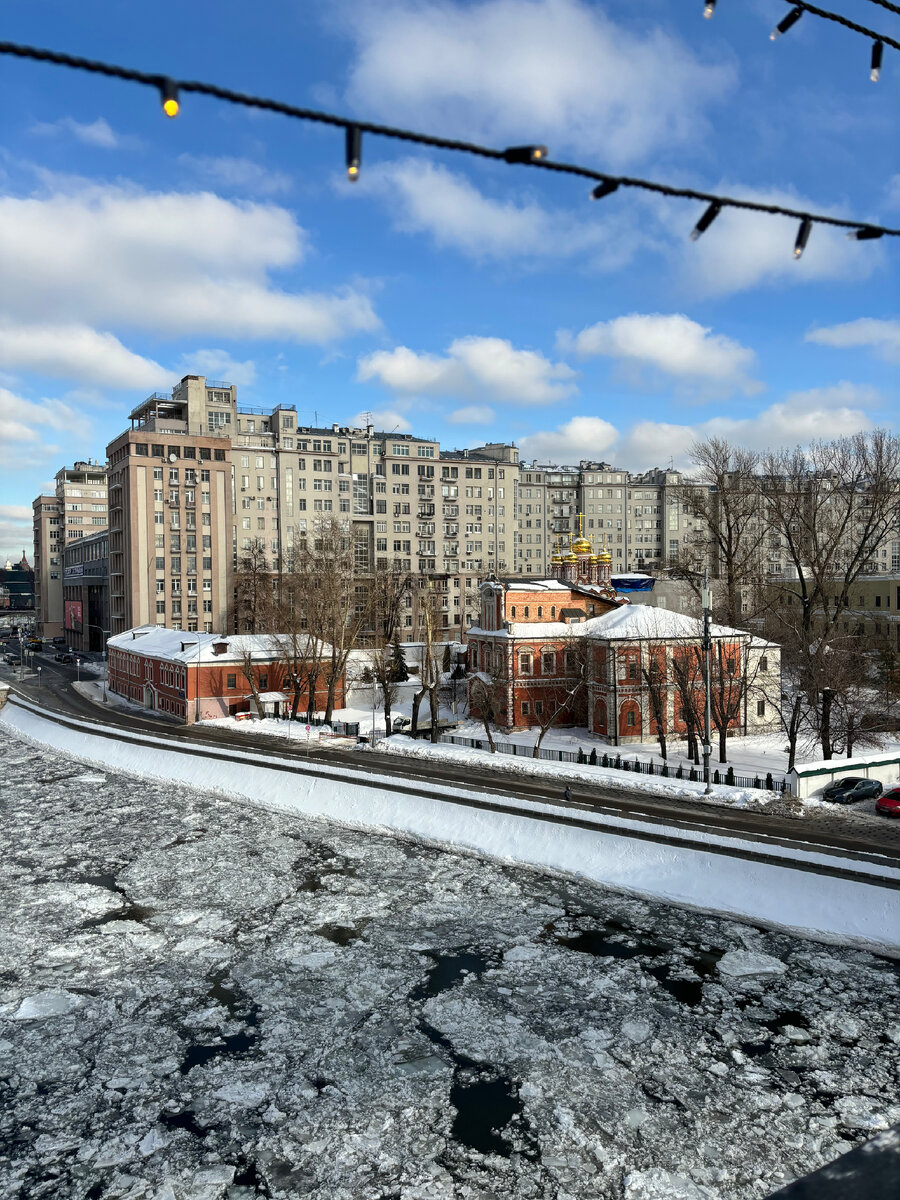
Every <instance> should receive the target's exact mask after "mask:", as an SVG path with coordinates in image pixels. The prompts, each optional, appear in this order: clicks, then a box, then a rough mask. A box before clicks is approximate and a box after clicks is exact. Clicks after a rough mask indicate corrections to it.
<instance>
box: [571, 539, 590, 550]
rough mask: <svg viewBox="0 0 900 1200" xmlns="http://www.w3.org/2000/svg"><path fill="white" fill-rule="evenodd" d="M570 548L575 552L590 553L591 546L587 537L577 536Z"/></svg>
mask: <svg viewBox="0 0 900 1200" xmlns="http://www.w3.org/2000/svg"><path fill="white" fill-rule="evenodd" d="M572 549H573V550H574V552H575V553H576V554H590V553H591V549H592V547H591V543H590V542H589V541H588V540H587V538H584V537H579V538H576V539H575V541H574V542H573V543H572Z"/></svg>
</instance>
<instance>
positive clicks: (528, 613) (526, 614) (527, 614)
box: [525, 604, 530, 617]
mask: <svg viewBox="0 0 900 1200" xmlns="http://www.w3.org/2000/svg"><path fill="white" fill-rule="evenodd" d="M525 616H526V617H527V616H530V610H529V608H528V605H527V604H526V605H525Z"/></svg>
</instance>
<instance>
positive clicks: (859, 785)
mask: <svg viewBox="0 0 900 1200" xmlns="http://www.w3.org/2000/svg"><path fill="white" fill-rule="evenodd" d="M880 795H881V784H880V783H879V781H878V780H877V779H865V778H863V777H861V776H858V775H848V776H847V777H846V778H845V779H836V780H835V781H834V783H829V785H828V787H826V788H825V790H824V791H823V792H822V798H823V800H830V801H831V802H832V804H856V802H857V801H858V800H870V799H871V798H872V797H873V796H880Z"/></svg>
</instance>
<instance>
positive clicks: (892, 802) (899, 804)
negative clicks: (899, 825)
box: [875, 787, 900, 817]
mask: <svg viewBox="0 0 900 1200" xmlns="http://www.w3.org/2000/svg"><path fill="white" fill-rule="evenodd" d="M875 811H876V812H877V813H881V815H882V816H883V817H900V787H892V788H888V790H887V791H886V792H882V794H881V795H880V796H879V797H878V799H877V800H876V801H875Z"/></svg>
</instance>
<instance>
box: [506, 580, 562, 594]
mask: <svg viewBox="0 0 900 1200" xmlns="http://www.w3.org/2000/svg"><path fill="white" fill-rule="evenodd" d="M506 586H507V588H508V589H509V590H510V591H511V592H568V591H569V590H570V589H569V584H567V583H561V582H560V581H559V580H558V579H529V580H528V581H527V582H524V581H523V582H522V583H519V581H518V580H507V582H506Z"/></svg>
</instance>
